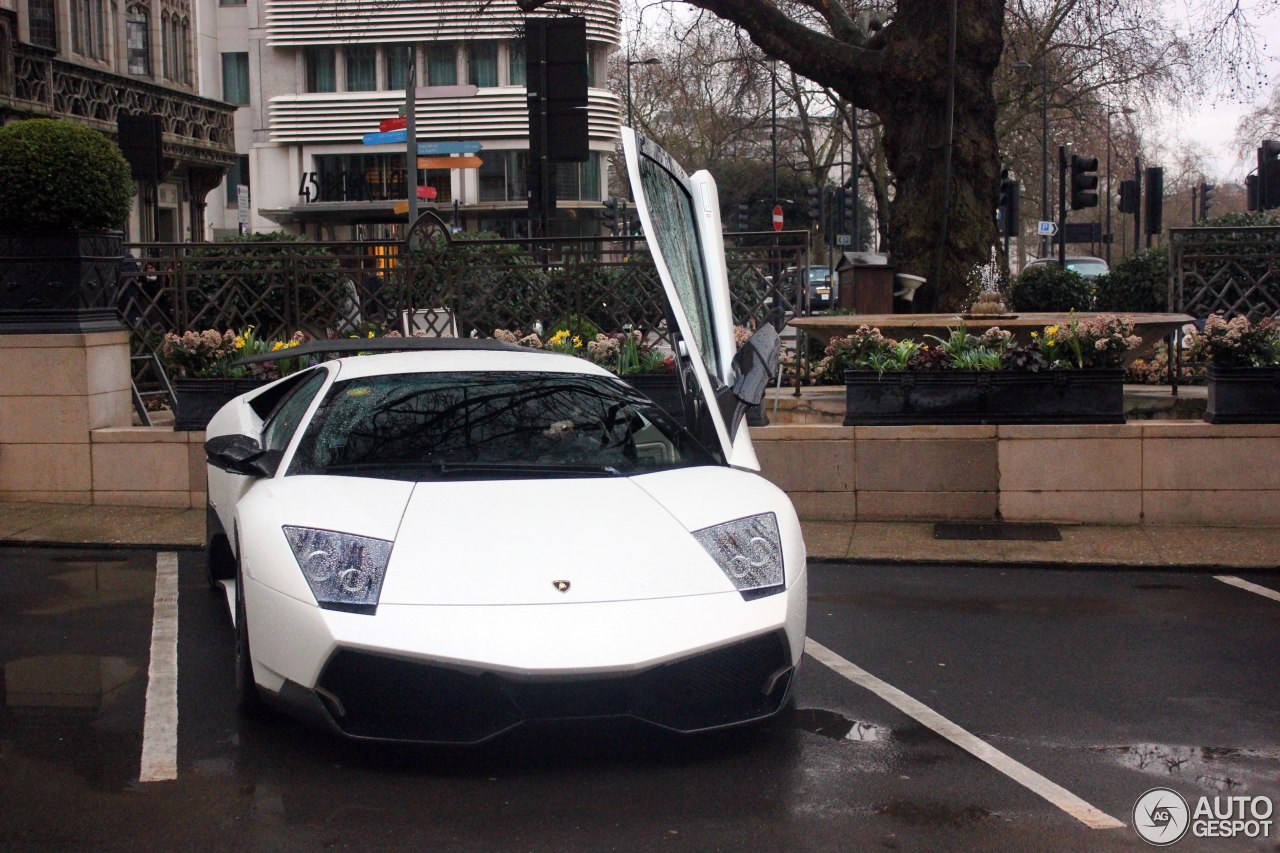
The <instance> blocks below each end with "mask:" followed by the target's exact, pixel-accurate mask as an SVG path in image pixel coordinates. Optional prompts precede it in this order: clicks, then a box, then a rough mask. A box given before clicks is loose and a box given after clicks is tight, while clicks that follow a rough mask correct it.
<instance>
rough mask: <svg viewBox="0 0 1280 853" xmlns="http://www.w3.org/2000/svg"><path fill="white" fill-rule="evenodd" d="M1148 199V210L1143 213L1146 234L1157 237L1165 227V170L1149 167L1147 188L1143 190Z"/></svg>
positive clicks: (1159, 167)
mask: <svg viewBox="0 0 1280 853" xmlns="http://www.w3.org/2000/svg"><path fill="white" fill-rule="evenodd" d="M1142 191H1143V194H1144V195H1145V196H1146V199H1147V208H1146V210H1145V211H1143V219H1145V220H1146V226H1145V233H1147V234H1152V235H1157V234H1159V233H1160V229H1161V228H1162V226H1163V224H1164V223H1163V216H1164V168H1163V167H1161V166H1149V167H1147V171H1146V186H1145V187H1143V189H1142Z"/></svg>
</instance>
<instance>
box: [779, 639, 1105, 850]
mask: <svg viewBox="0 0 1280 853" xmlns="http://www.w3.org/2000/svg"><path fill="white" fill-rule="evenodd" d="M804 650H805V651H806V652H808V654H809V655H810V656H811V657H813V658H814V659H815V660H817V661H818V662H819V663H821V664H823V665H825V666H827V667H829V668H830V669H832V670H833V671H834V672H836V673H837V674H838V675H842V676H844V677H845V678H847V679H849V680H850V681H852V682H853V683H854V684H857V685H858V686H859V687H865V688H866V689H868V690H870V691H871V692H872V693H874V694H876V695H877V696H879V697H880V698H881V699H883V700H884V701H886V702H888V703H889V704H890V705H892V706H894V707H895V708H897V709H898V710H899V711H902V712H903V713H904V714H906V715H907V716H909V717H911V718H912V719H914V720H916V721H917V722H919V723H921V724H923V725H925V726H928V727H929V728H930V729H933V731H935V732H937V733H938V734H940V735H942V737H944V738H946V739H947V740H949V741H951V742H952V743H954V744H955V745H956V746H958V747H960V748H961V749H963V750H965V751H966V752H968V753H970V754H972V755H973V756H975V757H976V758H979V759H981V760H983V761H985V762H986V763H987V764H990V765H991V766H992V767H994V768H995V769H996V770H999V771H1000V772H1001V773H1003V774H1004V775H1006V776H1008V777H1009V778H1010V779H1012V780H1014V781H1015V782H1017V783H1019V784H1020V785H1022V786H1024V787H1026V788H1027V789H1029V790H1030V791H1031V792H1032V793H1035V794H1039V795H1040V796H1041V797H1044V798H1045V799H1046V800H1048V801H1049V802H1050V803H1052V804H1053V805H1055V806H1057V807H1058V808H1060V809H1062V810H1063V811H1064V812H1066V813H1067V814H1069V815H1071V816H1072V817H1073V818H1075V819H1076V820H1078V821H1080V822H1081V823H1083V824H1084V825H1085V826H1088V827H1090V828H1092V829H1122V828H1124V826H1125V824H1124V823H1122V822H1121V821H1118V820H1116V819H1115V818H1113V817H1112V816H1111V815H1109V814H1107V813H1106V812H1104V811H1102V810H1100V809H1098V808H1095V807H1094V806H1091V805H1089V804H1088V803H1086V802H1085V801H1084V800H1082V799H1080V798H1079V797H1077V796H1076V795H1075V794H1073V793H1071V792H1070V791H1068V790H1067V789H1066V788H1063V787H1062V786H1061V785H1058V784H1056V783H1054V782H1050V781H1049V780H1048V779H1046V778H1045V777H1043V776H1041V775H1040V774H1039V773H1037V772H1035V771H1034V770H1032V769H1031V768H1029V767H1027V766H1026V765H1025V764H1021V763H1019V762H1017V761H1015V760H1014V759H1012V758H1010V757H1009V756H1007V755H1005V754H1004V753H1003V752H1001V751H1000V750H998V749H996V748H995V747H994V746H992V745H991V744H989V743H987V742H986V741H984V740H982V739H981V738H979V737H977V736H975V735H972V734H970V733H969V732H967V731H965V730H964V729H962V728H960V727H959V726H957V725H956V724H955V723H953V722H951V721H950V720H948V719H947V718H946V717H944V716H942V715H941V714H939V713H938V712H937V711H935V710H933V709H932V708H930V707H929V706H927V705H925V704H923V703H921V702H918V701H916V700H915V699H913V698H911V697H910V696H908V695H907V694H906V693H903V692H902V691H901V690H899V689H898V688H896V687H894V686H893V685H891V684H886V683H885V682H883V681H881V680H880V679H878V678H876V677H875V676H874V675H872V674H871V673H869V672H867V671H866V670H865V669H862V668H861V667H859V666H856V665H855V664H852V663H850V662H849V661H847V660H845V659H844V658H842V657H840V655H838V654H836V653H835V652H833V651H831V650H830V649H828V648H826V647H825V646H823V645H821V644H820V643H816V642H814V641H813V640H811V639H809V638H808V637H806V638H805V646H804Z"/></svg>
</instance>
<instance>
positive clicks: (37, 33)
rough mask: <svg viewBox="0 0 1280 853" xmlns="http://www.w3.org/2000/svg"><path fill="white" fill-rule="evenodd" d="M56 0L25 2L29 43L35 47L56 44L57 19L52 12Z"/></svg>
mask: <svg viewBox="0 0 1280 853" xmlns="http://www.w3.org/2000/svg"><path fill="white" fill-rule="evenodd" d="M55 8H56V0H30V2H29V3H28V4H27V15H28V18H29V20H28V25H29V28H30V30H31V43H32V44H34V45H36V46H37V47H48V48H56V47H57V46H58V19H57V14H56V13H55V12H54V9H55Z"/></svg>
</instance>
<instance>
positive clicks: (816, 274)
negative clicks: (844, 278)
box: [781, 266, 837, 313]
mask: <svg viewBox="0 0 1280 853" xmlns="http://www.w3.org/2000/svg"><path fill="white" fill-rule="evenodd" d="M808 270H809V272H808V280H807V282H806V286H805V290H804V292H803V293H802V294H801V297H800V298H801V299H802V300H803V307H804V308H805V312H806V313H812V312H814V311H827V310H829V309H831V308H834V307H835V303H836V298H837V294H836V285H835V283H834V279H833V277H832V275H831V267H818V266H811V267H809V268H808ZM799 274H800V269H799V268H798V267H788V268H787V269H786V270H785V271H783V273H782V279H781V282H782V284H781V292H782V293H783V294H785V298H786V299H788V300H790V299H793V298H794V296H793V294H794V293H795V292H796V290H797V288H796V277H797V276H798V275H799Z"/></svg>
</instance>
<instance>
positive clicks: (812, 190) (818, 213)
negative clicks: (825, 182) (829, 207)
mask: <svg viewBox="0 0 1280 853" xmlns="http://www.w3.org/2000/svg"><path fill="white" fill-rule="evenodd" d="M804 194H805V195H806V196H808V197H809V211H808V212H809V219H810V220H811V221H813V222H815V223H821V222H822V188H821V187H809V189H807V190H805V191H804Z"/></svg>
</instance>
